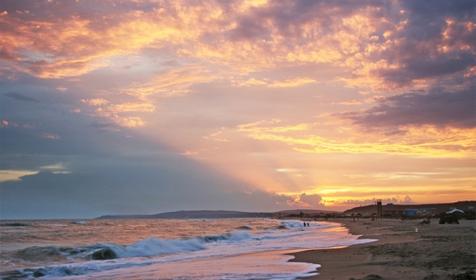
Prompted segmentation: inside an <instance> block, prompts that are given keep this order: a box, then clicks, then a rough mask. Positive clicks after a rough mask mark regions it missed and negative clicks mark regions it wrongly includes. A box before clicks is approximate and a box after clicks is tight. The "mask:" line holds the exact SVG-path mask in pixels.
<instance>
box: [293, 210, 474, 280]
mask: <svg viewBox="0 0 476 280" xmlns="http://www.w3.org/2000/svg"><path fill="white" fill-rule="evenodd" d="M332 221H334V222H339V223H341V224H342V225H344V226H345V227H347V228H348V229H349V231H350V233H352V234H355V235H361V238H368V239H378V241H376V242H372V243H365V244H359V245H354V246H350V247H346V248H338V249H325V250H310V251H302V252H299V253H296V254H294V256H295V259H294V260H293V261H296V262H311V263H318V264H320V265H321V267H320V268H319V269H318V271H317V272H318V273H319V274H318V275H316V276H312V277H308V278H305V279H316V280H331V279H334V280H347V279H355V280H360V279H362V280H363V279H365V280H378V279H385V280H387V279H388V280H393V279H406V280H413V279H415V280H417V279H418V280H422V279H424V280H440V279H457V280H463V279H476V278H475V274H474V272H475V268H476V255H475V254H476V221H474V220H473V221H470V220H460V224H451V225H448V224H445V225H440V224H438V220H437V219H432V220H431V224H429V225H420V224H419V222H420V220H404V221H401V220H398V219H382V220H378V221H371V220H370V219H360V220H358V221H352V220H351V219H335V220H332Z"/></svg>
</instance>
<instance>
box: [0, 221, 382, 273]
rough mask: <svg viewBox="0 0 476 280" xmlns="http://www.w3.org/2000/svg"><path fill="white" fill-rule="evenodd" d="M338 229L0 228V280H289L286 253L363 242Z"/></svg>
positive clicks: (301, 269) (172, 224)
mask: <svg viewBox="0 0 476 280" xmlns="http://www.w3.org/2000/svg"><path fill="white" fill-rule="evenodd" d="M371 241H373V240H369V239H360V238H359V236H357V235H352V234H350V233H349V232H348V230H347V229H346V228H345V227H343V226H342V225H341V224H338V223H333V222H325V221H310V222H309V225H308V226H304V223H303V222H302V221H298V220H278V219H266V218H250V219H247V218H234V219H180V220H175V219H110V220H108V219H94V220H34V221H24V220H22V221H0V277H1V279H37V278H39V279H209V280H212V279H240V280H242V279H297V278H302V277H307V276H312V275H316V274H317V273H318V272H319V267H320V265H319V264H313V263H302V262H292V261H291V260H292V259H293V256H292V255H291V254H292V253H294V252H298V251H303V250H310V249H325V248H338V247H346V246H350V245H353V244H360V243H366V242H371Z"/></svg>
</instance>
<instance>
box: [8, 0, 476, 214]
mask: <svg viewBox="0 0 476 280" xmlns="http://www.w3.org/2000/svg"><path fill="white" fill-rule="evenodd" d="M475 15H476V2H475V1H473V0H458V1H445V0H441V1H440V0H436V1H373V0H368V1H331V0H319V1H307V0H293V1H268V0H233V1H216V0H201V1H195V0H176V1H161V0H137V1H122V0H105V1H92V0H80V1H77V0H65V1H56V0H38V1H33V0H4V1H1V3H0V137H1V138H0V194H1V197H2V201H1V202H2V203H0V205H1V207H2V208H1V213H0V215H1V217H33V216H35V215H38V216H42V217H59V216H60V215H67V216H71V217H72V216H93V215H96V214H98V215H99V214H103V213H112V212H121V211H122V212H135V213H145V212H157V211H162V210H173V209H182V208H184V209H200V208H213V209H220V208H229V209H231V208H233V209H242V210H245V209H248V210H251V209H256V210H266V209H283V208H290V207H305V208H315V207H325V208H329V209H344V208H346V207H350V206H353V205H356V204H359V203H369V202H372V201H373V200H374V199H378V198H380V199H388V201H397V202H401V201H403V202H410V200H411V201H413V202H427V201H429V200H430V199H431V200H433V201H452V200H460V199H468V198H469V197H470V195H471V194H472V193H474V191H475V186H476V184H475V182H476V177H475V176H474V174H476V170H475V166H476V127H475V124H476V100H475V99H476V86H475V80H476V39H475V38H476V16H475ZM430 193H431V194H432V195H431V196H429V195H428V194H430ZM407 196H408V197H411V199H405V197H407ZM172 202H173V203H172Z"/></svg>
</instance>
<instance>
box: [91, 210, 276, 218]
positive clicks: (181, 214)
mask: <svg viewBox="0 0 476 280" xmlns="http://www.w3.org/2000/svg"><path fill="white" fill-rule="evenodd" d="M272 216H273V213H271V212H240V211H222V210H191V211H175V212H165V213H159V214H152V215H105V216H101V217H98V218H97V219H220V218H271V217H272Z"/></svg>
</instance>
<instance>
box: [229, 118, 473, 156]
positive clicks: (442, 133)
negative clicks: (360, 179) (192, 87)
mask: <svg viewBox="0 0 476 280" xmlns="http://www.w3.org/2000/svg"><path fill="white" fill-rule="evenodd" d="M263 124H265V125H263ZM275 124H276V122H275V121H274V122H273V121H271V122H257V123H251V124H243V125H240V126H238V128H237V130H238V131H239V132H242V133H245V134H246V135H247V136H248V137H250V138H253V139H255V140H259V141H270V142H279V143H284V144H286V145H288V146H290V147H291V148H292V149H293V150H295V151H298V152H304V153H350V154H394V155H404V156H417V157H437V158H438V157H442V158H446V157H450V158H451V157H473V156H475V155H476V140H475V139H476V137H475V136H476V129H459V128H437V127H434V126H423V127H415V126H409V127H405V128H402V132H401V133H399V134H392V135H387V134H385V133H382V132H373V133H372V132H363V131H359V130H352V131H347V132H345V133H344V134H341V135H338V136H337V135H335V136H324V137H323V136H319V135H316V134H315V132H314V133H313V132H312V131H311V129H310V128H312V127H313V125H311V124H297V125H290V126H282V125H278V126H275ZM349 126H350V125H349ZM296 131H300V132H302V131H306V132H307V133H306V134H304V135H303V134H302V133H301V134H300V135H295V134H293V133H292V132H296Z"/></svg>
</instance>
